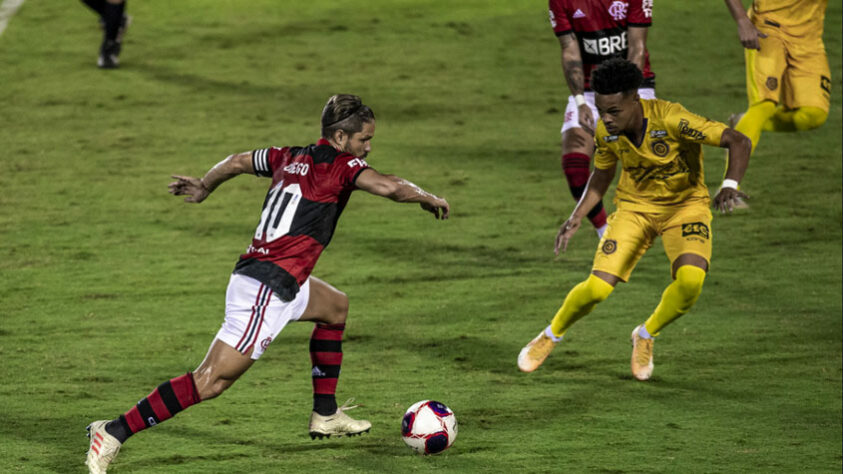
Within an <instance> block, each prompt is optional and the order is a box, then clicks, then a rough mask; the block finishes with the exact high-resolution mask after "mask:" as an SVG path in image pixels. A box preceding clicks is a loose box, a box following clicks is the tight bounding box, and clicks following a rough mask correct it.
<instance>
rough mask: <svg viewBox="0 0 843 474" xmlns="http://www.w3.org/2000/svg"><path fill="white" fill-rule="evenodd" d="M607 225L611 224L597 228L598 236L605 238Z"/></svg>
mask: <svg viewBox="0 0 843 474" xmlns="http://www.w3.org/2000/svg"><path fill="white" fill-rule="evenodd" d="M607 227H609V224H603V225H601V226H600V227H598V228H596V229H595V230H596V231H597V237H598V238H600V239H602V238H603V233H604V232H606V228H607Z"/></svg>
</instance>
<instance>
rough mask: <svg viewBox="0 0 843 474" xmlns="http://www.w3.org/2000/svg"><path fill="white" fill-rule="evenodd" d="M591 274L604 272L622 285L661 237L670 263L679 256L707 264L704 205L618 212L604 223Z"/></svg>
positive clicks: (708, 222) (707, 216) (708, 216)
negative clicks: (606, 223)
mask: <svg viewBox="0 0 843 474" xmlns="http://www.w3.org/2000/svg"><path fill="white" fill-rule="evenodd" d="M608 224H609V227H608V228H607V229H606V232H605V233H604V234H603V238H602V239H601V240H600V244H599V245H598V247H597V253H596V254H595V255H594V265H593V266H592V268H591V270H592V271H595V270H597V271H601V272H606V273H609V274H611V275H614V276H616V277H618V278H620V279H621V280H623V281H627V280H628V279H629V275H630V274H631V273H632V270H633V269H634V268H635V265H636V264H637V263H638V260H639V259H641V256H642V255H644V252H646V251H647V249H649V248H650V246H652V245H653V241H654V240H655V239H656V237H657V236H661V238H662V245H663V246H664V251H665V253H666V254H667V258H668V259H670V263H671V268H672V266H673V262H674V261H675V260H676V259H677V258H679V256H680V255H683V254H686V253H691V254H695V255H699V256H701V257H703V258H704V259H705V261H706V262H707V263H709V265H710V263H711V210H709V208H708V206H706V205H690V206H684V207H679V208H676V209H675V210H671V211H670V212H661V213H655V212H637V211H626V210H623V209H618V210H617V211H615V212H614V213H612V215H611V216H609V219H608Z"/></svg>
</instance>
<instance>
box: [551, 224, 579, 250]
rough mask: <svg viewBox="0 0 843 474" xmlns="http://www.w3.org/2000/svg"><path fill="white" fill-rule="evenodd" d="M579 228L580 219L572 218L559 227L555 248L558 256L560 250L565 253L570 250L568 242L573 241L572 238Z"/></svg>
mask: <svg viewBox="0 0 843 474" xmlns="http://www.w3.org/2000/svg"><path fill="white" fill-rule="evenodd" d="M579 228H580V220H579V219H574V218H570V219H568V220H566V221H565V222H564V223H563V224H562V226H561V227H559V232H557V233H556V244H555V245H554V246H553V253H554V254H556V255H557V256H558V255H559V251H560V250H561V251H563V252H564V251H566V250H568V241H569V240H571V237H573V236H574V234H575V233H576V232H577V229H579Z"/></svg>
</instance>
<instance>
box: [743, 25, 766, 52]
mask: <svg viewBox="0 0 843 474" xmlns="http://www.w3.org/2000/svg"><path fill="white" fill-rule="evenodd" d="M738 37H739V38H740V40H741V44H742V45H743V47H744V48H746V49H755V50H759V51H760V50H761V43H760V42H759V41H758V39H759V38H766V37H767V35H765V34H764V33H762V32H760V31H758V28H756V27H755V25H753V24H752V22H751V21H749V20H748V19H747V20H746V21H742V22H739V23H738Z"/></svg>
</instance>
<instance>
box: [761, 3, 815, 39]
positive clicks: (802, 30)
mask: <svg viewBox="0 0 843 474" xmlns="http://www.w3.org/2000/svg"><path fill="white" fill-rule="evenodd" d="M827 6H828V0H754V1H753V2H752V7H750V9H749V18H750V19H752V21H753V23H755V24H756V25H758V26H761V25H767V26H772V27H774V28H780V29H781V31H782V32H783V33H786V34H788V35H791V36H797V37H799V36H819V37H822V34H823V22H824V21H825V9H826V7H827Z"/></svg>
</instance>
